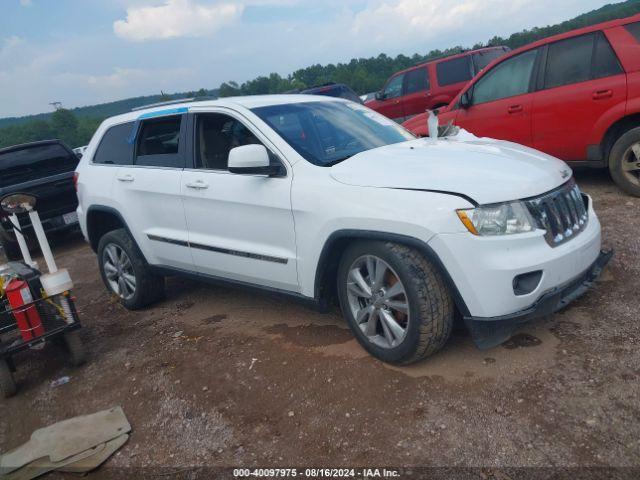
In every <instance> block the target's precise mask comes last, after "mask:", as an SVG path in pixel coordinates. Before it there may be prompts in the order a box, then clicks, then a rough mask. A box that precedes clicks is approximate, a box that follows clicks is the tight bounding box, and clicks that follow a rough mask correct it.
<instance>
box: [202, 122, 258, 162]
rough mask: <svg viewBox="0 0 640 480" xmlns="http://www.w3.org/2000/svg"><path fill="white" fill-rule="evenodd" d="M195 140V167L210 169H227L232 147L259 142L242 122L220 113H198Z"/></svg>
mask: <svg viewBox="0 0 640 480" xmlns="http://www.w3.org/2000/svg"><path fill="white" fill-rule="evenodd" d="M197 142H198V144H197V147H196V152H197V154H196V168H205V169H212V170H226V169H227V167H228V163H229V152H230V151H231V149H232V148H235V147H240V146H242V145H251V144H261V142H260V140H258V139H257V138H256V136H255V135H254V134H253V133H251V131H250V130H249V129H248V128H247V127H245V126H244V125H243V124H242V123H240V122H239V121H238V120H236V119H235V118H232V117H229V116H227V115H222V114H207V115H198V117H197Z"/></svg>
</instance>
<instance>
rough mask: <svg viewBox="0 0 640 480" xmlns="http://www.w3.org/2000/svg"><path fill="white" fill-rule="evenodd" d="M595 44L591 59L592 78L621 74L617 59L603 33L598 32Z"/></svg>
mask: <svg viewBox="0 0 640 480" xmlns="http://www.w3.org/2000/svg"><path fill="white" fill-rule="evenodd" d="M596 42H597V43H596V50H595V53H594V58H593V78H602V77H609V76H611V75H617V74H619V73H622V67H621V66H620V62H618V57H616V54H615V52H614V51H613V48H611V45H610V44H609V40H607V38H606V37H605V36H604V33H602V32H600V33H599V34H598V37H597V40H596Z"/></svg>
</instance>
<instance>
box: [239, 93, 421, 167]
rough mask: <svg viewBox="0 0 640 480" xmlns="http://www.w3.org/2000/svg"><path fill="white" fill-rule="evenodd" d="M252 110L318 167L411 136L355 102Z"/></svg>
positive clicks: (296, 104)
mask: <svg viewBox="0 0 640 480" xmlns="http://www.w3.org/2000/svg"><path fill="white" fill-rule="evenodd" d="M252 111H253V112H254V113H255V114H256V115H258V116H259V117H260V118H261V119H262V120H264V121H265V122H266V123H267V124H269V126H270V127H271V128H273V130H275V132H276V133H277V134H278V135H280V136H281V137H282V138H283V139H284V140H285V141H286V142H287V143H288V144H289V145H291V147H292V148H293V149H294V150H296V151H297V152H298V153H299V154H300V155H301V156H302V157H303V158H305V159H306V160H308V161H309V162H311V163H313V164H315V165H321V166H329V165H332V164H335V163H338V162H341V161H343V160H346V159H347V158H349V157H351V156H353V155H355V154H357V153H360V152H363V151H365V150H370V149H372V148H377V147H382V146H384V145H390V144H392V143H399V142H404V141H407V140H410V139H413V138H415V137H414V136H413V135H411V134H410V133H409V132H407V131H406V130H405V129H404V128H402V127H400V126H399V125H397V124H396V123H394V122H393V121H392V120H389V119H388V118H387V117H384V116H382V115H380V114H378V113H376V112H374V111H372V110H370V109H368V108H367V107H365V106H362V105H358V104H356V103H344V102H335V101H334V102H306V103H292V104H285V105H273V106H269V107H260V108H254V109H253V110H252Z"/></svg>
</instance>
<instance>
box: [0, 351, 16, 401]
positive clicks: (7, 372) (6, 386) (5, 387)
mask: <svg viewBox="0 0 640 480" xmlns="http://www.w3.org/2000/svg"><path fill="white" fill-rule="evenodd" d="M0 391H1V392H2V396H3V397H4V398H9V397H13V396H14V395H15V394H16V392H17V391H18V389H17V387H16V382H15V380H14V379H13V373H12V372H11V368H9V364H8V363H7V361H6V360H0Z"/></svg>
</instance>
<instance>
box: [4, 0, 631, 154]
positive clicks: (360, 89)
mask: <svg viewBox="0 0 640 480" xmlns="http://www.w3.org/2000/svg"><path fill="white" fill-rule="evenodd" d="M638 12H640V0H627V1H625V2H621V3H617V4H608V5H605V6H604V7H602V8H599V9H597V10H593V11H591V12H588V13H585V14H583V15H580V16H578V17H576V18H573V19H571V20H567V21H565V22H562V23H559V24H557V25H552V26H547V27H542V28H532V29H530V30H524V31H522V32H517V33H514V34H513V35H511V36H509V37H508V38H502V37H498V36H495V37H493V38H491V39H490V40H488V41H487V42H484V43H477V44H476V45H473V46H472V47H471V48H473V49H475V48H480V47H486V46H498V45H506V46H508V47H510V48H512V49H513V48H518V47H521V46H523V45H526V44H528V43H531V42H534V41H536V40H539V39H542V38H545V37H548V36H551V35H556V34H558V33H563V32H567V31H569V30H574V29H576V28H581V27H586V26H589V25H593V24H596V23H600V22H604V21H607V20H613V19H616V18H624V17H628V16H631V15H634V14H636V13H638ZM464 50H465V49H464V48H463V47H462V46H455V47H451V48H448V49H445V50H431V51H430V52H428V53H426V54H419V53H416V54H414V55H412V56H407V55H402V54H401V55H398V56H396V57H390V56H388V55H386V54H384V53H382V54H380V55H378V56H377V57H370V58H354V59H352V60H351V61H349V62H347V63H337V64H333V63H331V64H329V65H320V64H316V65H311V66H309V67H306V68H301V69H299V70H296V71H295V72H293V73H291V74H290V75H287V76H285V77H283V76H281V75H279V74H277V73H271V74H270V75H268V76H260V77H257V78H255V79H253V80H248V81H246V82H243V83H241V84H239V83H237V82H235V81H228V82H224V83H223V84H222V85H220V87H219V89H215V90H206V89H204V88H202V89H200V90H198V91H197V92H183V93H175V94H165V93H162V94H160V95H152V96H147V97H136V98H131V99H126V100H120V101H118V102H111V103H107V104H102V105H94V106H90V107H82V108H77V109H73V110H65V109H59V110H56V111H55V112H53V114H46V115H42V114H41V115H37V116H34V117H32V118H33V119H29V120H26V119H4V122H5V123H6V122H9V123H11V124H10V125H9V126H6V127H4V128H0V148H2V147H6V146H10V145H15V144H18V143H25V142H32V141H37V140H45V139H49V138H59V139H61V140H63V141H64V142H65V143H67V144H68V145H69V146H71V147H77V146H81V145H86V144H87V143H88V142H89V140H90V139H91V137H92V136H93V133H94V132H95V130H96V128H97V127H98V125H99V124H100V123H101V121H102V120H103V119H104V118H107V117H110V116H113V115H117V114H120V113H124V112H128V111H130V110H131V108H134V107H137V106H141V105H146V104H149V103H154V102H158V101H164V100H172V99H175V98H184V97H197V96H211V95H213V96H216V95H217V96H220V97H228V96H234V95H259V94H269V93H284V92H288V91H292V90H299V89H303V88H307V87H312V86H315V85H322V84H325V83H329V82H336V83H344V84H347V85H349V86H350V87H351V88H353V89H354V90H355V91H356V92H357V93H358V94H364V93H369V92H374V91H377V90H379V89H380V88H381V87H382V86H383V85H384V82H385V81H386V80H387V79H388V78H389V77H390V76H391V75H392V74H393V73H395V72H397V71H399V70H404V69H405V68H408V67H410V66H413V65H416V64H418V63H422V62H426V61H428V60H430V59H433V58H437V57H442V56H447V55H453V54H456V53H460V52H462V51H464ZM25 120H26V121H25ZM2 122H3V120H1V119H0V125H1V124H2Z"/></svg>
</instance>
